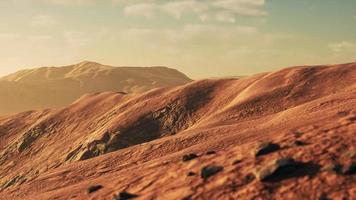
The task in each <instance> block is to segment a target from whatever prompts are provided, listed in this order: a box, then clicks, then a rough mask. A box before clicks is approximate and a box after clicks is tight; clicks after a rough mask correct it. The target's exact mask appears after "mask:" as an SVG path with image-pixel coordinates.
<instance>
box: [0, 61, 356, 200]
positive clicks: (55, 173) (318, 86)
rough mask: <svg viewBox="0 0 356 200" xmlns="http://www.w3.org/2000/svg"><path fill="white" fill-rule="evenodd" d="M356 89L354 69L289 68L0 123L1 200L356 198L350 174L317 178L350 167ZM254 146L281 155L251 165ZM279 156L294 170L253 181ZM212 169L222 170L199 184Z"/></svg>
mask: <svg viewBox="0 0 356 200" xmlns="http://www.w3.org/2000/svg"><path fill="white" fill-rule="evenodd" d="M355 81H356V63H351V64H344V65H335V66H316V67H294V68H288V69H284V70H281V71H277V72H273V73H265V74H258V75H255V76H251V77H247V78H243V79H219V80H216V79H214V80H202V81H195V82H192V83H189V84H186V85H184V86H178V87H167V88H160V89H154V90H151V91H148V92H146V93H143V94H124V93H113V92H105V93H97V94H92V95H86V96H83V97H82V98H80V99H79V100H77V101H76V102H75V103H73V104H72V105H71V106H69V107H67V108H65V109H59V110H44V111H32V112H25V113H21V114H17V115H14V116H9V117H2V118H0V137H1V138H0V141H1V143H0V151H1V157H0V169H1V171H0V178H1V179H0V183H1V184H0V188H1V190H2V192H1V193H0V199H9V198H10V199H113V195H115V194H117V193H118V192H123V191H127V192H129V193H132V194H136V195H138V199H318V198H322V197H326V196H328V197H329V198H335V199H342V198H343V197H344V198H346V199H355V198H356V185H355V175H352V174H340V173H336V172H334V171H335V170H334V171H333V170H325V168H326V167H327V166H328V165H330V164H332V163H335V164H340V165H341V166H343V167H344V166H347V164H348V163H350V162H354V161H355V160H354V159H355V155H351V154H352V153H350V152H352V151H355V148H356V137H355V135H356V123H355V121H356V84H355ZM262 141H273V142H275V143H277V144H279V145H280V146H281V149H279V150H278V151H275V152H272V153H269V154H267V155H264V156H259V157H257V158H256V157H254V156H253V155H251V152H253V150H254V148H255V147H256V145H257V144H258V143H259V142H262ZM296 141H298V142H296ZM208 151H215V153H213V152H210V155H206V152H208ZM189 153H196V154H197V155H198V156H199V157H198V158H196V159H194V160H191V161H189V162H183V161H182V156H183V155H186V154H189ZM285 156H291V157H293V158H294V159H295V160H296V161H298V162H300V163H301V165H298V169H297V170H296V171H293V172H291V173H287V174H283V173H282V175H280V176H278V177H277V178H275V179H273V181H267V182H264V181H261V180H257V179H256V178H254V175H252V172H254V171H255V170H256V168H259V167H261V166H262V167H265V166H267V165H268V164H267V163H269V162H270V161H271V160H273V159H275V158H280V157H285ZM210 164H215V165H216V166H219V167H220V166H221V167H223V170H222V171H221V172H219V173H217V174H215V175H213V176H212V177H210V178H209V179H207V180H203V179H202V178H201V177H200V176H201V169H202V168H203V167H204V166H207V165H210ZM189 172H192V173H191V174H190V175H191V176H188V173H189ZM95 185H101V186H103V188H102V189H100V190H98V191H96V192H93V193H91V194H87V190H88V188H89V187H90V186H95Z"/></svg>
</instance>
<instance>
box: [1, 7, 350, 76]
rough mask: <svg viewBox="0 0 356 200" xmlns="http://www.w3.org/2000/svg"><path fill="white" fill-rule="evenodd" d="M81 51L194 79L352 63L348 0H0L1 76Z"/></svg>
mask: <svg viewBox="0 0 356 200" xmlns="http://www.w3.org/2000/svg"><path fill="white" fill-rule="evenodd" d="M84 60H90V61H95V62H99V63H102V64H108V65H113V66H168V67H172V68H176V69H178V70H180V71H182V72H184V73H185V74H187V75H188V76H190V77H192V78H195V79H199V78H207V77H219V76H238V75H251V74H255V73H260V72H267V71H273V70H277V69H280V68H284V67H288V66H296V65H316V64H333V63H346V62H354V61H356V1H355V0H1V1H0V76H1V75H5V74H8V73H11V72H14V71H17V70H19V69H23V68H35V67H40V66H62V65H69V64H75V63H78V62H81V61H84Z"/></svg>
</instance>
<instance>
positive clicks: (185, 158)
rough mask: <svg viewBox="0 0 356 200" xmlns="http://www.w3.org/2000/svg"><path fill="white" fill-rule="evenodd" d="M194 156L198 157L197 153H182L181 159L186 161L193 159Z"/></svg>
mask: <svg viewBox="0 0 356 200" xmlns="http://www.w3.org/2000/svg"><path fill="white" fill-rule="evenodd" d="M196 158H198V155H197V154H194V153H191V154H187V155H184V156H183V161H184V162H187V161H190V160H194V159H196Z"/></svg>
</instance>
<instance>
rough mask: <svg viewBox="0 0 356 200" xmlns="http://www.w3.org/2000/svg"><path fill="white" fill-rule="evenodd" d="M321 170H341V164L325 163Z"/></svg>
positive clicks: (336, 171)
mask: <svg viewBox="0 0 356 200" xmlns="http://www.w3.org/2000/svg"><path fill="white" fill-rule="evenodd" d="M321 171H329V172H335V173H339V172H340V171H341V166H340V165H339V164H335V163H331V164H327V165H325V166H324V167H323V168H322V169H321Z"/></svg>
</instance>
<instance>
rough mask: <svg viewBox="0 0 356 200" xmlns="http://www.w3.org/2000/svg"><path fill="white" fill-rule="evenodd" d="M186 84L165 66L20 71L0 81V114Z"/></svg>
mask: <svg viewBox="0 0 356 200" xmlns="http://www.w3.org/2000/svg"><path fill="white" fill-rule="evenodd" d="M190 81H191V80H190V79H189V78H188V77H187V76H185V75H184V74H182V73H180V72H178V71H177V70H174V69H170V68H166V67H111V66H106V65H101V64H99V63H95V62H81V63H79V64H76V65H70V66H65V67H42V68H37V69H30V70H22V71H19V72H16V73H14V74H11V75H8V76H5V77H3V78H0V96H1V97H2V98H0V104H1V106H0V115H4V114H8V113H16V112H22V111H26V110H33V109H44V108H59V107H63V106H67V105H69V104H70V103H72V102H73V101H74V100H76V99H77V98H79V97H80V96H82V95H84V94H87V93H93V92H103V91H120V92H127V93H135V92H143V91H147V90H150V89H152V88H157V87H166V86H176V85H182V84H185V83H188V82H190Z"/></svg>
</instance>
